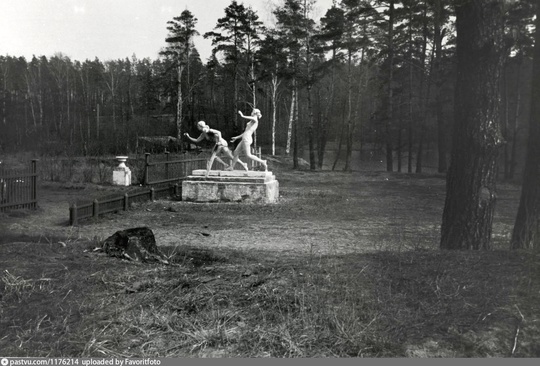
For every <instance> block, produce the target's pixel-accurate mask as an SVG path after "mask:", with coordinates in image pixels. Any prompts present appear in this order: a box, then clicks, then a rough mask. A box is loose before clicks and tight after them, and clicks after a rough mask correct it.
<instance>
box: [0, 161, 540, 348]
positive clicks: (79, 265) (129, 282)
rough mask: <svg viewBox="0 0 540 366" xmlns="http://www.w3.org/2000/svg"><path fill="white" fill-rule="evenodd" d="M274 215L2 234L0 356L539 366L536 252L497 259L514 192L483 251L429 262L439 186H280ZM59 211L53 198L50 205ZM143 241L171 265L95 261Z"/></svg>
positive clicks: (312, 178) (361, 181)
mask: <svg viewBox="0 0 540 366" xmlns="http://www.w3.org/2000/svg"><path fill="white" fill-rule="evenodd" d="M276 177H277V179H278V180H279V182H280V193H281V197H280V202H279V203H278V204H274V205H242V204H232V203H224V204H194V203H187V202H181V201H175V200H170V201H167V200H160V201H156V202H149V203H145V204H140V205H137V206H136V207H134V208H133V209H132V210H130V211H127V212H122V213H119V214H114V215H109V216H107V217H105V218H101V219H99V220H90V221H87V222H83V223H81V225H80V226H79V227H76V228H72V227H69V226H68V225H67V220H68V209H67V208H68V203H67V202H66V201H65V200H66V198H68V199H73V198H75V197H83V196H89V195H93V194H94V195H95V194H98V193H100V192H101V191H100V190H103V189H105V188H99V187H93V188H92V187H87V186H85V187H79V188H80V189H73V187H72V186H70V187H67V186H62V185H52V184H47V185H44V186H43V187H42V189H41V194H42V200H41V201H40V202H41V203H40V205H41V208H40V210H38V211H37V212H24V213H13V214H9V215H7V214H4V215H3V216H2V217H0V269H1V273H0V350H1V354H2V356H72V357H510V356H515V357H539V356H540V253H536V252H525V251H509V250H507V247H508V241H509V234H510V233H511V230H512V225H513V220H514V217H515V211H516V208H517V203H518V197H519V187H517V186H512V185H501V186H500V189H499V200H498V205H497V212H496V215H495V220H494V230H493V231H494V237H493V243H494V250H493V251H488V252H453V251H451V252H449V251H440V250H439V249H438V245H439V230H440V220H441V217H442V208H443V203H444V185H445V182H444V177H442V176H438V175H427V174H423V175H416V174H398V173H385V172H353V173H342V172H336V173H332V172H305V171H297V172H294V171H288V170H283V171H278V172H276ZM60 198H63V199H64V201H62V200H61V199H60ZM134 226H148V227H150V228H151V229H152V230H153V231H154V234H155V236H156V241H157V243H158V245H159V246H160V249H161V250H162V252H163V253H164V254H165V255H166V256H167V257H168V258H169V259H170V262H171V263H172V264H171V265H168V266H167V265H162V264H152V263H137V262H129V261H124V260H119V259H116V258H111V257H107V256H106V255H105V254H103V253H101V252H100V251H95V248H97V247H99V245H100V242H101V240H103V239H105V238H106V237H107V236H109V235H112V234H113V233H114V232H115V231H116V230H122V229H125V228H128V227H134Z"/></svg>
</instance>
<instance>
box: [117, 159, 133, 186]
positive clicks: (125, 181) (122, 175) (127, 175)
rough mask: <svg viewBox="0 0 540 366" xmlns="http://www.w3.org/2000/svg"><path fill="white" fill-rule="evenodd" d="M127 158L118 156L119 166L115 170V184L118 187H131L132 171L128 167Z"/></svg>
mask: <svg viewBox="0 0 540 366" xmlns="http://www.w3.org/2000/svg"><path fill="white" fill-rule="evenodd" d="M127 159H128V157H127V156H117V157H116V160H118V161H119V163H120V164H119V165H118V166H117V167H116V168H114V170H113V184H115V185H117V186H130V185H131V170H130V169H129V168H128V167H127V166H126V160H127Z"/></svg>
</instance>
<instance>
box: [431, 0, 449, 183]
mask: <svg viewBox="0 0 540 366" xmlns="http://www.w3.org/2000/svg"><path fill="white" fill-rule="evenodd" d="M434 11H435V29H434V36H433V41H434V43H435V58H434V59H433V73H434V75H435V76H434V79H435V118H436V119H437V147H438V156H439V161H438V168H437V170H438V172H439V173H446V171H447V170H448V166H447V163H446V154H447V147H446V139H447V136H446V135H447V132H446V123H445V121H444V116H443V100H442V86H443V78H442V75H441V73H442V69H441V59H442V39H443V33H442V25H443V24H442V23H443V17H442V13H443V4H442V0H435V9H434Z"/></svg>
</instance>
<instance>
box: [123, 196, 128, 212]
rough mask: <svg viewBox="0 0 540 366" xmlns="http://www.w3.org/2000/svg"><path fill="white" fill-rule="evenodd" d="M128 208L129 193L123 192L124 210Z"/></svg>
mask: <svg viewBox="0 0 540 366" xmlns="http://www.w3.org/2000/svg"><path fill="white" fill-rule="evenodd" d="M128 209H129V195H128V194H127V192H126V193H124V211H127V210H128Z"/></svg>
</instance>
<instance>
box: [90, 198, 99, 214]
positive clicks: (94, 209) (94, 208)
mask: <svg viewBox="0 0 540 366" xmlns="http://www.w3.org/2000/svg"><path fill="white" fill-rule="evenodd" d="M92 216H94V217H95V218H97V217H98V216H99V201H98V200H97V199H95V200H94V202H93V203H92Z"/></svg>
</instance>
